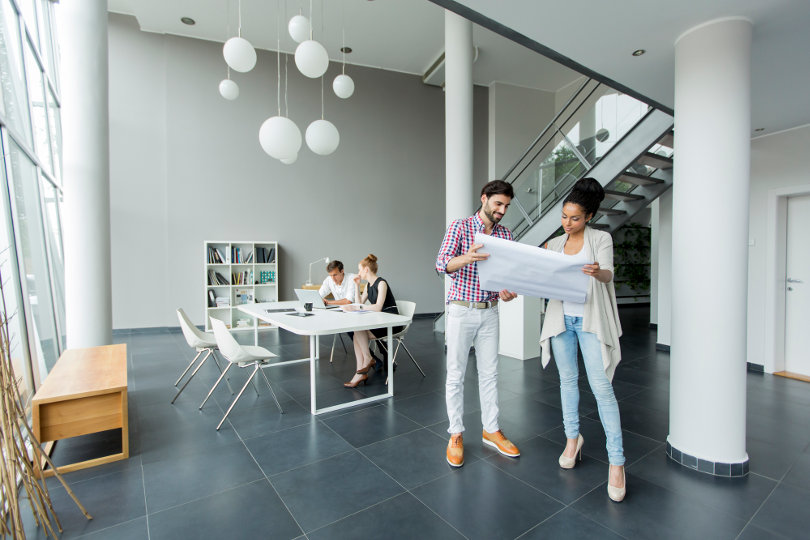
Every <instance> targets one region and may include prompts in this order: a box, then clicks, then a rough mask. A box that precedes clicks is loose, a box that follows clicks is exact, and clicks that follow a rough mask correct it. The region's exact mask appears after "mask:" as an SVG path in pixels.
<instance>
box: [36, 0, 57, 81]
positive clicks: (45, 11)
mask: <svg viewBox="0 0 810 540" xmlns="http://www.w3.org/2000/svg"><path fill="white" fill-rule="evenodd" d="M39 6H40V9H39V35H40V47H39V49H37V50H38V51H39V55H40V57H41V58H42V61H43V62H45V71H47V72H48V73H50V74H51V80H53V75H54V74H55V73H54V69H53V68H54V61H53V47H52V46H51V45H52V43H53V42H52V40H50V39H48V38H47V36H50V35H51V25H52V24H53V19H52V15H53V11H51V0H39Z"/></svg>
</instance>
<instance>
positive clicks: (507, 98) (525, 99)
mask: <svg viewBox="0 0 810 540" xmlns="http://www.w3.org/2000/svg"><path fill="white" fill-rule="evenodd" d="M554 100H555V94H554V93H553V92H543V91H542V90H533V89H530V88H522V87H519V86H512V85H510V84H504V83H495V84H493V85H492V86H490V88H489V176H490V178H502V177H503V175H504V174H505V173H506V172H507V171H508V170H509V167H511V166H512V165H513V164H514V163H515V161H516V160H517V159H518V158H519V157H520V156H521V154H522V153H523V152H524V151H525V150H526V148H527V147H528V146H529V144H531V143H532V141H534V139H536V138H537V136H538V135H539V134H540V132H541V131H542V130H543V128H545V127H546V125H547V124H548V123H549V122H550V121H551V119H552V118H554V113H555V109H554Z"/></svg>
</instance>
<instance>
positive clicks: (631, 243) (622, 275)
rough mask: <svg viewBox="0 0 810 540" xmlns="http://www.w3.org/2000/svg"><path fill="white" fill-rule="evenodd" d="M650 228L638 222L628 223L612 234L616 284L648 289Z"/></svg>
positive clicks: (644, 290) (639, 290) (640, 290)
mask: <svg viewBox="0 0 810 540" xmlns="http://www.w3.org/2000/svg"><path fill="white" fill-rule="evenodd" d="M650 238H651V229H650V227H647V226H645V225H641V224H640V223H628V224H627V225H625V226H623V227H622V228H621V229H619V230H618V231H616V233H615V234H614V235H613V258H614V266H615V278H614V279H615V281H616V284H617V285H618V284H623V285H625V286H626V287H627V288H629V289H631V290H633V291H636V292H646V291H649V290H650Z"/></svg>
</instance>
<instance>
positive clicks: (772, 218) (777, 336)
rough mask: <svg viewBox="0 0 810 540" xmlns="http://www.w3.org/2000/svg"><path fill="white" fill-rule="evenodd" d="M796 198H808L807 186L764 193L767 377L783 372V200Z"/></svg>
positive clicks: (785, 224)
mask: <svg viewBox="0 0 810 540" xmlns="http://www.w3.org/2000/svg"><path fill="white" fill-rule="evenodd" d="M797 195H810V184H803V185H798V186H790V187H785V188H779V189H771V190H769V191H768V248H767V256H766V270H765V358H764V369H765V371H766V372H767V373H775V372H777V371H784V370H785V330H786V323H785V305H786V292H787V291H786V290H785V272H786V262H787V261H786V259H787V200H788V198H790V197H795V196H797Z"/></svg>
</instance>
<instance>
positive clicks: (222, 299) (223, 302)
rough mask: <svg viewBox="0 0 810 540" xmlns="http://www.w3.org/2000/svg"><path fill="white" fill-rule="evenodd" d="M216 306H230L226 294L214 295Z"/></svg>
mask: <svg viewBox="0 0 810 540" xmlns="http://www.w3.org/2000/svg"><path fill="white" fill-rule="evenodd" d="M216 303H217V307H231V299H230V298H229V297H227V296H217V297H216Z"/></svg>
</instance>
